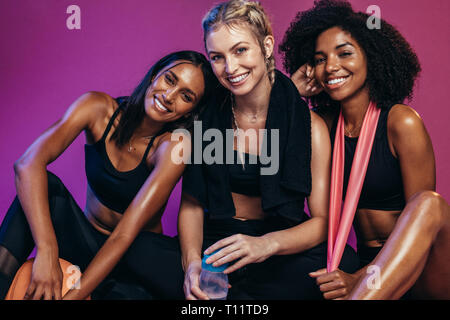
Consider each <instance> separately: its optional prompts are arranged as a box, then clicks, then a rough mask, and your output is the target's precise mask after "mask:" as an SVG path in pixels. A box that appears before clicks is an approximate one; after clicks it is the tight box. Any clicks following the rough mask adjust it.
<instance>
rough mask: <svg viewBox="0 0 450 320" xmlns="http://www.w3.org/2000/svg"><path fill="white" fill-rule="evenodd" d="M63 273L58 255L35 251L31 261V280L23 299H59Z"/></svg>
mask: <svg viewBox="0 0 450 320" xmlns="http://www.w3.org/2000/svg"><path fill="white" fill-rule="evenodd" d="M62 281H63V273H62V270H61V266H60V265H59V259H58V255H57V254H56V255H55V254H54V253H53V254H52V253H49V252H39V251H38V252H37V253H36V257H35V259H34V262H33V269H32V272H31V281H30V285H29V286H28V289H27V291H26V293H25V297H24V299H25V300H41V299H44V300H52V299H55V300H60V299H61V290H62Z"/></svg>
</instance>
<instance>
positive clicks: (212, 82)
mask: <svg viewBox="0 0 450 320" xmlns="http://www.w3.org/2000/svg"><path fill="white" fill-rule="evenodd" d="M177 60H185V61H190V62H191V63H192V64H193V65H194V66H196V67H200V68H201V70H202V73H203V78H204V81H205V90H204V93H203V96H202V98H201V99H200V101H199V102H198V103H197V104H196V106H195V107H194V109H193V110H192V111H191V112H190V113H189V114H188V117H181V118H180V119H177V120H176V121H173V122H168V123H166V124H165V125H164V127H163V131H172V130H175V129H177V128H184V129H187V130H191V128H192V126H193V123H194V121H195V120H197V119H198V118H199V117H200V115H201V113H202V112H203V110H204V109H205V107H206V102H207V101H208V99H209V98H210V96H211V92H213V90H215V89H217V88H218V86H219V82H218V81H217V79H216V77H215V76H214V73H213V71H212V69H211V65H210V64H209V62H208V60H207V59H206V57H205V56H204V55H203V54H201V53H199V52H195V51H178V52H173V53H170V54H168V55H166V56H164V57H163V58H161V59H160V60H159V61H158V62H156V63H155V64H154V65H153V66H152V67H151V68H150V70H149V71H148V72H147V74H146V75H145V77H144V78H143V79H142V81H141V82H140V83H139V85H138V86H137V87H136V88H135V89H134V91H133V93H132V94H131V96H129V97H121V98H120V99H118V103H119V106H120V107H121V108H122V110H123V111H122V116H121V118H120V120H119V124H118V125H117V127H116V129H115V130H114V132H113V134H112V135H111V140H114V141H115V143H116V145H117V146H119V147H120V146H123V145H125V144H126V143H127V142H128V141H129V140H130V139H131V136H132V135H133V132H134V131H135V130H136V128H137V127H138V126H139V125H140V124H141V122H142V120H143V119H144V117H145V94H146V92H147V88H148V87H149V86H150V85H151V83H152V81H153V79H154V78H155V76H156V75H157V74H158V73H159V72H160V71H161V70H162V69H164V68H165V67H166V66H168V65H169V64H171V63H172V62H174V61H177Z"/></svg>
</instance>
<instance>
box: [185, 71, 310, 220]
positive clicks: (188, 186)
mask: <svg viewBox="0 0 450 320" xmlns="http://www.w3.org/2000/svg"><path fill="white" fill-rule="evenodd" d="M218 96H221V95H218ZM222 97H223V96H222ZM222 99H223V98H222ZM227 100H230V99H227ZM201 120H202V132H203V133H204V132H205V131H206V130H207V129H209V128H216V129H219V130H221V132H222V134H223V137H224V149H223V150H224V152H223V153H224V159H223V162H222V163H225V129H228V128H231V127H232V126H231V121H232V117H231V106H230V104H229V103H225V105H224V103H223V100H222V101H217V99H216V100H212V101H211V103H210V104H209V105H208V107H207V108H206V110H205V112H204V114H203V115H202V117H201ZM265 128H266V129H267V132H268V134H267V137H268V139H267V140H265V143H267V149H266V150H269V156H272V155H270V150H271V143H272V142H271V139H270V136H271V134H270V129H279V170H278V171H276V173H275V174H273V175H261V176H260V182H261V185H260V188H261V199H262V208H263V210H264V211H265V212H266V213H268V214H270V215H280V216H283V217H286V218H288V219H291V220H294V221H297V222H301V221H302V220H303V219H304V218H305V214H304V201H305V197H306V196H308V195H309V194H310V192H311V115H310V111H309V108H308V105H307V104H306V102H305V101H303V100H302V98H301V97H300V95H299V93H298V91H297V88H296V87H295V85H294V84H293V83H292V81H291V80H290V79H289V78H288V77H286V76H285V75H284V74H283V73H281V72H280V71H278V70H276V76H275V83H274V85H273V87H272V90H271V93H270V102H269V109H268V113H267V119H266V127H265ZM194 134H195V133H194ZM192 140H193V150H195V149H196V148H198V149H199V146H198V145H197V146H196V145H195V144H196V141H199V139H198V137H197V139H196V138H195V137H193V139H192ZM210 143H211V142H209V141H203V142H202V150H204V148H205V146H207V145H208V144H210ZM193 161H194V158H192V164H190V165H188V166H187V168H186V170H185V173H184V175H183V192H186V193H188V194H190V195H191V196H193V197H194V198H196V199H197V200H198V201H199V202H200V203H201V204H202V205H203V207H204V209H205V210H206V211H207V212H208V213H209V217H210V218H213V219H214V218H227V217H232V216H234V215H235V213H236V210H235V207H234V204H233V200H232V197H231V191H230V184H229V176H228V170H227V167H226V165H225V164H218V163H214V164H209V165H208V164H205V163H202V164H195V163H194V162H193ZM269 166H270V164H267V165H264V164H262V165H261V167H262V168H264V167H269Z"/></svg>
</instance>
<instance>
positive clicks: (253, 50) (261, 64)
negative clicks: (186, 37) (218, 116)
mask: <svg viewBox="0 0 450 320" xmlns="http://www.w3.org/2000/svg"><path fill="white" fill-rule="evenodd" d="M269 40H270V39H269ZM270 41H271V40H270ZM206 49H207V52H208V57H209V59H210V62H211V66H212V69H213V71H214V74H215V75H216V77H217V79H218V80H219V82H220V83H221V84H222V85H223V86H224V87H225V88H227V89H228V90H230V91H231V92H232V93H233V94H234V95H235V96H239V95H247V94H249V93H250V92H252V91H253V90H254V89H255V88H256V87H257V86H258V85H259V84H260V83H261V82H262V81H261V80H262V79H264V77H268V74H267V67H266V63H265V58H264V54H263V52H262V49H261V46H260V44H259V43H258V41H257V39H256V36H255V35H253V33H252V31H251V29H250V27H249V26H246V24H245V23H240V24H236V25H233V26H226V25H222V26H220V27H218V28H217V29H215V30H212V31H210V32H209V33H208V35H207V38H206ZM268 50H269V52H267V51H268ZM271 50H272V48H270V43H269V48H266V55H269V56H270V54H271V53H272V51H271Z"/></svg>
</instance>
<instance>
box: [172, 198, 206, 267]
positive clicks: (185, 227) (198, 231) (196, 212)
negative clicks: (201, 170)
mask: <svg viewBox="0 0 450 320" xmlns="http://www.w3.org/2000/svg"><path fill="white" fill-rule="evenodd" d="M203 217H204V213H203V209H202V208H201V207H199V206H194V205H193V204H192V203H191V201H189V200H186V198H185V196H184V197H183V199H182V202H181V205H180V212H179V214H178V234H179V238H180V246H181V259H182V265H183V270H184V271H186V270H187V268H188V266H189V265H190V264H191V262H193V261H196V260H197V261H198V260H200V259H201V256H202V244H203Z"/></svg>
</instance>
